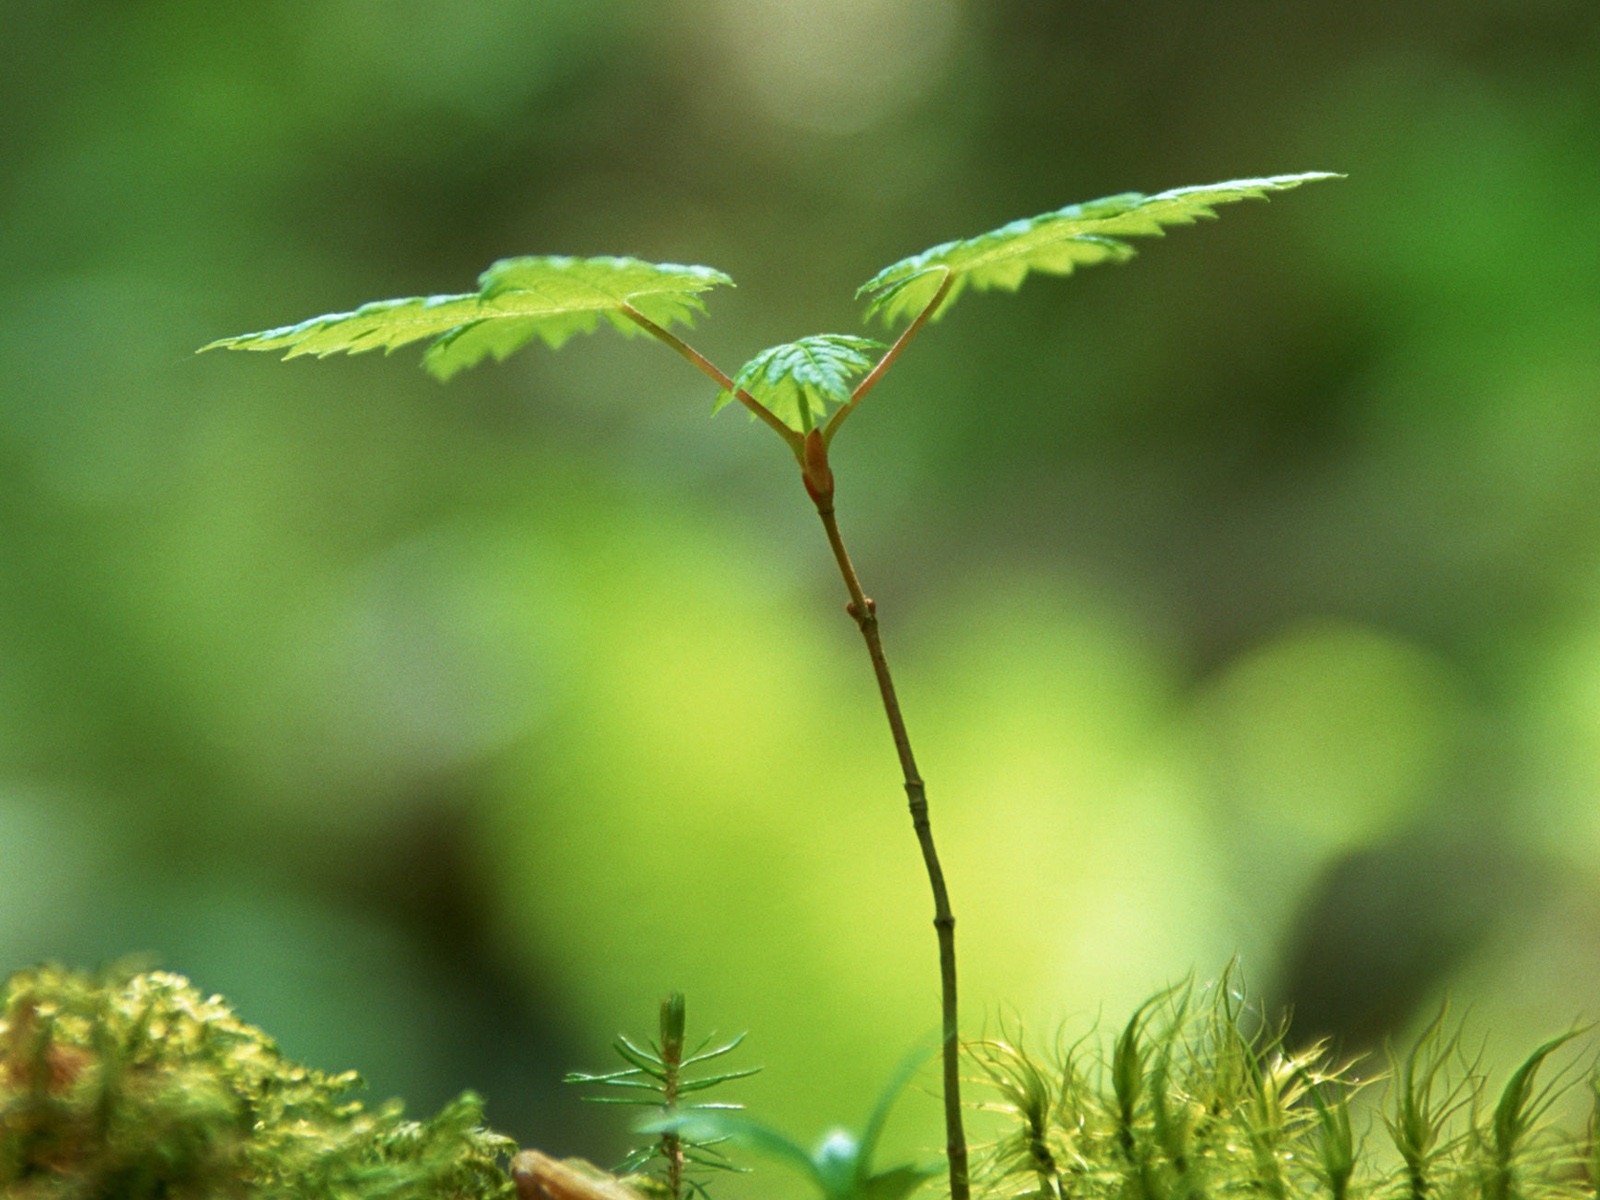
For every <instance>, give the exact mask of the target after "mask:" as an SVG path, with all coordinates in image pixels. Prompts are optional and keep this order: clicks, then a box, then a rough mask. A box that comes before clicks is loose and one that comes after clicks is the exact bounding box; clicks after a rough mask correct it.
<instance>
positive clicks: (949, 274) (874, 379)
mask: <svg viewBox="0 0 1600 1200" xmlns="http://www.w3.org/2000/svg"><path fill="white" fill-rule="evenodd" d="M955 279H956V277H955V272H953V271H946V272H945V276H944V282H942V283H941V284H940V285H939V290H938V291H936V292H934V294H933V299H932V300H929V301H928V303H927V305H926V306H925V307H924V308H923V310H922V311H921V312H919V313H918V314H917V316H916V319H915V320H913V321H912V322H911V324H909V325H907V326H906V327H905V331H904V332H903V333H901V334H900V336H899V337H897V338H896V339H895V341H894V345H892V346H890V347H889V348H888V349H887V350H885V351H884V352H883V357H882V358H880V359H879V360H878V361H877V364H876V365H875V366H874V367H873V368H872V370H870V371H868V372H867V373H866V375H865V376H864V377H863V378H862V380H861V382H860V383H858V384H856V386H855V390H854V391H853V392H851V393H850V399H849V400H848V401H847V402H845V403H844V404H841V405H840V406H839V407H838V408H837V409H835V410H834V413H833V416H831V417H829V418H828V423H827V425H826V426H824V427H823V430H822V441H823V443H824V444H827V443H829V442H831V441H833V435H834V434H835V433H837V432H838V431H839V426H841V425H843V424H844V419H845V418H846V417H848V416H849V415H850V414H851V412H852V411H854V409H855V406H856V405H857V404H859V403H861V397H863V396H865V395H866V394H867V393H868V392H870V391H871V390H872V389H873V388H875V387H876V386H877V385H878V380H880V379H882V378H883V377H884V375H885V374H886V373H887V372H888V370H889V368H890V367H892V366H893V365H894V360H895V359H897V358H899V357H900V354H901V352H902V351H904V350H905V348H906V347H907V346H908V345H910V343H911V339H912V338H914V337H916V336H917V334H918V333H919V332H921V330H922V327H923V326H924V325H926V324H927V323H928V321H929V320H930V319H931V318H932V317H933V314H934V313H935V312H937V311H938V309H939V305H941V304H943V303H944V298H945V297H946V296H948V295H949V294H950V287H951V285H952V284H953V283H955Z"/></svg>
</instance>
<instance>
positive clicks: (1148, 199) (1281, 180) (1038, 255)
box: [856, 171, 1342, 324]
mask: <svg viewBox="0 0 1600 1200" xmlns="http://www.w3.org/2000/svg"><path fill="white" fill-rule="evenodd" d="M1339 178H1342V176H1339V175H1335V174H1332V173H1330V172H1326V171H1309V172H1306V173H1305V174H1302V175H1273V176H1268V177H1267V178H1264V179H1235V180H1232V181H1231V182H1228V183H1214V184H1209V185H1203V186H1199V187H1183V188H1174V189H1172V190H1171V191H1167V192H1161V193H1160V194H1158V195H1155V196H1145V195H1142V194H1140V193H1138V192H1126V193H1124V194H1122V195H1120V196H1107V197H1106V198H1105V199H1103V200H1090V201H1088V202H1087V203H1085V204H1069V205H1068V206H1067V207H1066V208H1060V209H1057V210H1056V211H1055V212H1048V213H1044V214H1042V215H1040V216H1037V217H1026V218H1024V219H1022V220H1019V221H1012V222H1011V223H1010V224H1009V225H1002V226H1001V227H1000V228H999V229H992V230H990V231H989V232H988V233H980V234H979V235H978V236H977V237H971V238H965V239H963V240H961V241H956V242H945V243H943V244H942V245H938V246H933V247H931V248H929V249H927V250H924V251H922V253H920V254H913V255H912V256H911V257H910V258H903V259H901V260H900V261H899V262H897V263H894V264H893V265H892V266H888V267H885V268H884V269H883V270H881V271H879V272H878V273H877V274H876V275H874V276H873V277H872V278H871V279H869V280H867V282H866V283H864V284H862V285H861V288H860V290H858V291H857V292H856V296H857V298H858V299H859V298H861V297H866V298H867V315H868V316H869V317H871V316H875V315H881V316H882V317H883V319H884V321H885V322H886V323H890V324H892V323H893V322H894V321H896V320H898V319H899V318H901V317H913V316H915V315H916V314H917V313H919V312H921V311H922V310H923V309H924V308H925V307H927V305H928V304H929V303H931V302H932V300H933V298H934V296H935V294H936V293H937V292H938V290H939V286H940V285H941V284H942V283H943V282H944V281H945V278H946V277H947V276H950V277H952V283H951V286H950V290H949V292H948V293H947V294H946V296H945V299H944V302H943V303H942V304H941V305H940V307H939V312H938V313H935V314H934V316H938V315H940V314H941V313H943V312H944V310H945V309H947V308H949V307H950V305H951V303H952V302H953V301H954V300H955V298H956V297H957V296H959V295H960V294H961V292H962V290H963V289H964V288H965V287H966V286H967V285H968V284H971V285H972V286H974V287H976V288H978V289H979V290H980V291H986V290H988V289H990V288H1004V289H1005V290H1007V291H1015V290H1016V289H1017V288H1018V287H1019V286H1021V284H1022V281H1023V280H1024V279H1025V278H1026V277H1027V275H1028V272H1030V271H1043V272H1045V273H1047V274H1050V275H1070V274H1072V272H1073V271H1075V270H1076V269H1077V268H1078V267H1083V266H1091V265H1093V264H1095V263H1102V262H1126V261H1127V260H1128V259H1130V258H1132V257H1133V255H1134V249H1133V247H1132V246H1130V245H1129V244H1128V243H1127V242H1124V241H1121V240H1119V239H1121V238H1124V237H1160V236H1162V235H1163V232H1164V228H1165V227H1166V226H1168V225H1193V224H1194V223H1195V222H1196V221H1198V220H1201V219H1202V218H1208V217H1215V216H1216V213H1214V212H1213V211H1212V209H1213V208H1214V207H1215V206H1216V205H1218V204H1228V203H1231V202H1232V201H1235V200H1245V199H1252V198H1254V199H1266V197H1267V195H1268V194H1269V193H1271V192H1282V191H1288V190H1289V189H1290V188H1296V187H1299V186H1300V185H1301V184H1302V183H1310V182H1312V181H1313V180H1318V179H1339Z"/></svg>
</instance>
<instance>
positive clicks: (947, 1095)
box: [808, 314, 969, 1200]
mask: <svg viewBox="0 0 1600 1200" xmlns="http://www.w3.org/2000/svg"><path fill="white" fill-rule="evenodd" d="M924 315H926V314H924ZM907 332H908V333H909V330H908V331H907ZM901 341H902V342H904V341H905V338H904V337H902V338H901ZM891 353H893V351H891ZM808 490H810V489H809V487H808ZM812 499H813V500H814V501H815V502H816V505H817V515H818V516H820V517H821V518H822V527H823V529H824V530H825V531H826V532H827V535H828V545H829V546H831V547H832V548H833V557H834V559H835V561H836V562H837V563H838V564H839V574H840V575H841V576H842V577H843V579H844V586H845V590H846V591H848V592H849V593H850V604H849V605H848V607H847V610H846V611H848V612H849V614H850V616H851V618H852V619H853V620H854V621H855V623H856V626H857V628H859V629H860V630H861V636H862V638H864V639H865V641H866V643H867V654H868V656H869V657H870V658H871V659H872V671H873V674H874V675H875V676H876V677H877V680H878V692H879V694H880V695H881V697H882V699H883V711H884V715H885V716H887V717H888V718H889V732H890V734H891V736H892V737H893V738H894V748H895V753H896V754H898V755H899V757H900V770H901V774H902V775H903V776H904V778H905V789H906V800H907V802H908V804H909V807H910V809H911V825H912V828H913V829H915V830H916V834H917V844H918V845H919V846H921V848H922V861H923V865H924V866H925V867H926V868H927V872H928V883H929V885H930V886H931V888H932V890H933V927H934V931H935V933H936V934H937V935H938V939H939V985H940V999H941V1005H940V1007H941V1016H942V1026H943V1043H944V1045H943V1051H944V1059H943V1066H944V1118H945V1151H946V1155H947V1157H948V1160H949V1164H950V1200H968V1196H969V1186H968V1169H967V1138H966V1133H965V1131H964V1130H963V1128H962V1117H961V1047H960V1041H959V1025H958V1022H957V1019H956V918H955V914H954V913H953V912H952V911H951V909H950V893H949V891H948V890H947V889H946V887H945V882H944V870H943V868H942V867H940V865H939V853H938V851H937V850H936V849H935V847H934V843H933V826H932V824H931V823H930V822H929V820H928V797H927V792H926V789H925V788H924V786H923V782H922V776H921V775H920V774H919V773H918V772H917V761H916V758H915V757H914V756H913V755H912V753H911V738H910V735H909V734H908V733H907V732H906V723H905V718H904V716H902V715H901V712H900V701H899V699H898V697H897V696H896V695H895V690H894V680H893V679H892V678H891V677H890V675H889V660H888V659H887V658H886V657H885V656H884V653H883V640H882V638H881V637H880V636H879V634H878V614H877V607H876V606H875V605H874V604H873V602H872V601H871V600H870V599H869V598H868V597H867V594H866V592H865V591H863V590H862V587H861V580H860V579H859V578H858V577H857V575H856V570H855V567H854V566H853V565H852V564H851V562H850V555H849V553H848V552H846V550H845V546H844V539H843V537H842V536H840V533H839V522H838V520H837V519H836V518H835V516H834V511H833V498H832V491H831V489H830V490H829V491H828V493H827V494H825V495H818V494H817V493H816V492H814V491H813V492H812Z"/></svg>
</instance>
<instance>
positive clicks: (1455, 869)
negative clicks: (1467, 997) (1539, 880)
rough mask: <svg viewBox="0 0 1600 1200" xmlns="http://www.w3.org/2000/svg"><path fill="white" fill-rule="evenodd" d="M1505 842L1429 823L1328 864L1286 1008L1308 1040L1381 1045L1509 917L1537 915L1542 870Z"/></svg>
mask: <svg viewBox="0 0 1600 1200" xmlns="http://www.w3.org/2000/svg"><path fill="white" fill-rule="evenodd" d="M1503 845H1504V843H1503V841H1502V842H1501V844H1500V845H1497V844H1496V841H1495V839H1493V838H1491V837H1488V836H1483V835H1481V834H1480V835H1473V834H1468V835H1467V836H1461V835H1460V834H1455V835H1452V834H1451V833H1450V832H1449V831H1447V830H1443V829H1440V828H1438V827H1437V826H1434V825H1426V826H1418V827H1415V828H1413V829H1411V830H1408V831H1406V832H1405V833H1403V834H1401V835H1400V836H1398V837H1396V838H1394V839H1392V840H1390V841H1388V842H1384V843H1381V844H1378V845H1374V846H1369V847H1365V848H1363V849H1359V850H1355V851H1352V852H1350V853H1348V854H1345V855H1344V856H1342V857H1340V858H1338V859H1335V860H1334V861H1332V862H1331V863H1329V864H1328V866H1327V867H1326V869H1325V870H1324V871H1323V873H1322V876H1321V878H1320V879H1319V880H1318V881H1317V882H1316V883H1315V884H1314V885H1312V887H1311V888H1310V889H1309V891H1308V894H1307V898H1306V902H1305V905H1304V907H1303V908H1302V910H1301V912H1300V915H1299V919H1298V921H1297V923H1296V929H1295V932H1294V933H1293V935H1292V937H1291V940H1290V944H1289V947H1288V949H1287V950H1286V952H1285V954H1284V961H1283V966H1282V968H1281V974H1280V977H1279V985H1278V987H1277V988H1276V989H1275V990H1274V993H1273V995H1274V1000H1275V1001H1276V1005H1275V1006H1287V1007H1288V1008H1290V1009H1291V1010H1292V1012H1293V1025H1294V1035H1295V1040H1296V1041H1297V1042H1301V1043H1305V1042H1311V1041H1314V1040H1316V1039H1318V1038H1324V1037H1327V1038H1331V1039H1333V1041H1334V1043H1335V1045H1336V1047H1337V1048H1338V1051H1339V1052H1340V1053H1341V1054H1347V1055H1361V1054H1366V1053H1368V1052H1371V1051H1375V1050H1379V1049H1381V1047H1382V1045H1383V1042H1384V1040H1385V1039H1386V1038H1389V1037H1391V1036H1392V1035H1394V1034H1395V1033H1397V1032H1398V1031H1400V1030H1402V1029H1403V1028H1404V1027H1405V1025H1406V1024H1407V1023H1408V1022H1409V1021H1410V1020H1411V1019H1412V1018H1413V1017H1414V1016H1415V1015H1416V1014H1417V1013H1418V1012H1419V1010H1420V1009H1421V1008H1423V1007H1424V1006H1428V1005H1430V1004H1433V1003H1435V1002H1437V997H1438V996H1439V993H1440V989H1441V987H1442V985H1443V984H1444V983H1445V981H1446V980H1447V979H1448V978H1449V977H1450V975H1451V973H1452V972H1453V971H1454V970H1455V969H1456V968H1458V967H1459V966H1461V964H1462V962H1463V960H1464V959H1465V958H1466V957H1467V956H1468V955H1470V954H1471V953H1472V952H1473V951H1474V950H1475V949H1477V948H1478V947H1479V946H1480V945H1481V944H1482V943H1483V941H1484V940H1485V938H1486V936H1487V935H1488V934H1489V933H1490V932H1491V931H1492V930H1493V928H1494V927H1495V926H1496V925H1497V924H1498V923H1501V922H1515V921H1517V920H1519V919H1525V917H1526V913H1527V908H1526V905H1527V904H1528V903H1529V901H1530V900H1531V898H1532V897H1531V895H1530V892H1531V890H1532V888H1531V885H1532V883H1533V874H1532V872H1531V871H1530V870H1529V867H1528V864H1527V863H1525V862H1523V861H1520V860H1519V859H1518V858H1517V857H1515V856H1514V855H1513V854H1510V853H1507V852H1506V851H1505V850H1504V849H1503Z"/></svg>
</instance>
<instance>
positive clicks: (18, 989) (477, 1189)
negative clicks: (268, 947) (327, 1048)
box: [0, 967, 511, 1200]
mask: <svg viewBox="0 0 1600 1200" xmlns="http://www.w3.org/2000/svg"><path fill="white" fill-rule="evenodd" d="M0 1014H3V1015H0V1195H4V1196H5V1197H6V1200H69V1198H77V1197H108V1198H111V1197H114V1198H115V1200H221V1198H225V1197H239V1198H241V1200H244V1198H251V1197H258V1196H259V1197H284V1198H285V1200H287V1198H288V1197H294V1198H295V1200H391V1198H392V1200H401V1198H402V1197H403V1198H405V1200H491V1198H496V1197H505V1196H507V1195H509V1193H510V1183H509V1180H508V1179H507V1176H506V1174H505V1172H504V1171H503V1170H502V1169H501V1167H500V1165H499V1159H500V1158H501V1157H502V1156H503V1155H504V1154H505V1153H506V1152H507V1151H508V1150H509V1149H510V1148H511V1143H510V1141H509V1139H507V1138H504V1137H501V1136H499V1135H497V1134H492V1133H489V1132H487V1131H485V1130H484V1129H483V1128H482V1127H481V1123H482V1107H481V1105H480V1103H479V1101H478V1100H477V1098H476V1097H474V1096H472V1095H470V1094H467V1095H463V1096H461V1097H460V1098H458V1099H457V1100H455V1101H454V1102H452V1103H451V1104H449V1105H447V1106H446V1107H445V1108H444V1110H443V1111H442V1112H440V1113H439V1115H438V1116H436V1117H434V1118H433V1119H432V1120H430V1121H425V1122H418V1121H407V1120H405V1119H403V1117H402V1112H401V1107H400V1105H399V1104H398V1103H397V1102H391V1103H388V1104H384V1105H381V1106H379V1107H377V1108H370V1109H369V1108H367V1107H365V1106H364V1105H362V1104H361V1103H360V1102H359V1101H356V1100H354V1099H352V1098H351V1093H352V1092H353V1091H354V1090H355V1089H356V1088H357V1087H358V1086H359V1084H360V1080H359V1078H358V1077H357V1076H356V1075H355V1074H354V1073H353V1072H346V1073H343V1074H339V1075H328V1074H324V1073H322V1072H321V1071H316V1070H313V1069H311V1068H309V1067H304V1066H300V1065H299V1064H297V1063H293V1062H290V1061H288V1060H287V1059H285V1058H283V1057H282V1056H281V1055H280V1054H279V1053H278V1050H277V1048H276V1047H275V1046H274V1045H273V1043H272V1041H271V1040H270V1039H269V1038H267V1037H266V1035H265V1034H263V1033H262V1032H261V1031H260V1030H259V1029H256V1028H253V1027H252V1026H249V1025H246V1024H244V1023H243V1022H242V1021H240V1020H239V1019H238V1018H237V1017H236V1016H235V1015H234V1014H233V1012H232V1011H231V1010H230V1009H229V1008H228V1006H227V1005H226V1004H225V1003H223V1001H222V1000H221V999H219V998H217V997H211V998H209V999H207V998H205V997H203V996H201V995H200V993H199V992H197V991H196V990H195V989H194V988H193V987H191V986H190V985H189V984H188V982H187V981H185V980H184V979H182V978H180V977H178V976H176V975H169V974H165V973H161V972H156V973H150V974H141V975H132V976H128V975H111V976H107V977H105V978H102V979H94V978H90V977H88V976H85V975H81V974H75V973H71V972H67V971H64V970H60V969H57V968H53V967H43V968H39V969H37V970H32V971H24V972H21V973H19V974H17V975H14V976H12V977H11V978H10V980H8V981H7V983H6V986H5V993H4V1008H3V1010H0Z"/></svg>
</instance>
